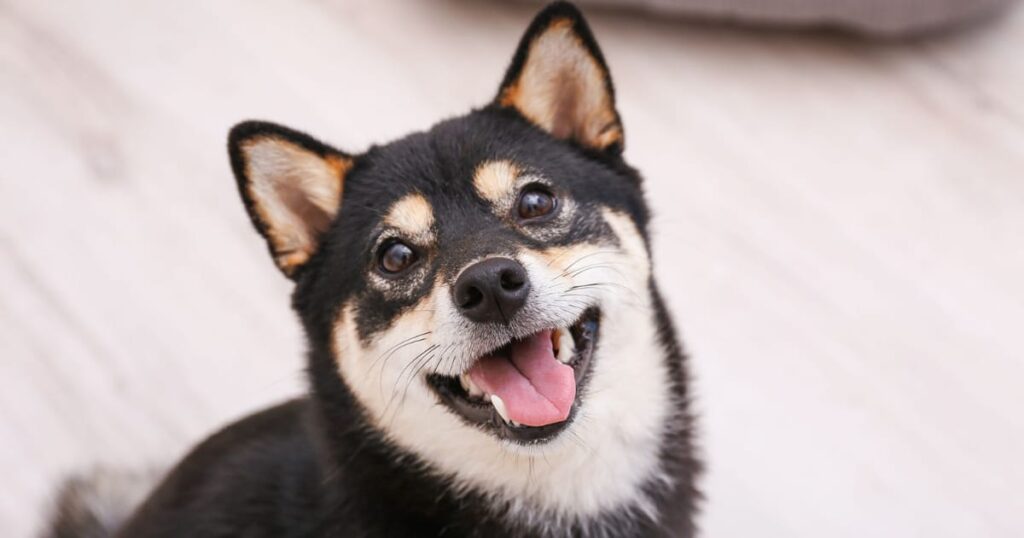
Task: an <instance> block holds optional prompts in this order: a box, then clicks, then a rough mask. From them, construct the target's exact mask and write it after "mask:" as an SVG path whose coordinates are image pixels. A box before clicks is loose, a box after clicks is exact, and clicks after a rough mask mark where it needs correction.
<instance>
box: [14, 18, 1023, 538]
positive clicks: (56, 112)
mask: <svg viewBox="0 0 1024 538" xmlns="http://www.w3.org/2000/svg"><path fill="white" fill-rule="evenodd" d="M533 9H534V7H533V6H531V5H523V4H512V5H506V4H501V3H492V2H483V1H469V0H461V1H441V0H436V1H426V2H416V3H413V2H398V1H387V2H385V1H370V0H362V1H351V2H328V1H312V0H307V1H300V2H292V3H288V4H285V3H277V2H270V1H264V0H260V1H255V2H242V1H240V0H231V1H225V2H207V3H200V2H185V3H178V2H156V1H148V0H147V1H140V2H112V1H110V0H96V1H93V2H68V3H64V2H36V1H32V0H6V1H4V2H2V3H0V117H2V118H3V121H0V136H2V140H3V143H2V144H0V357H2V358H0V472H2V473H3V475H4V480H5V484H4V487H2V488H0V535H2V536H27V535H30V533H31V532H32V530H33V529H35V528H36V527H37V526H38V523H39V518H40V514H41V511H42V507H43V506H44V504H45V501H46V498H47V495H48V494H49V493H50V491H51V489H52V487H53V485H54V484H55V482H56V481H57V480H58V478H59V477H60V476H61V475H62V474H63V473H65V472H68V471H71V470H74V469H79V468H82V467H84V466H88V465H91V464H93V463H96V462H101V463H107V464H112V465H117V466H125V467H144V466H149V465H160V464H163V463H167V462H171V461H172V460H174V459H175V458H176V457H178V456H179V455H180V454H181V453H182V451H184V450H185V449H187V447H189V446H190V445H191V444H193V443H194V442H196V441H197V440H198V439H200V438H201V437H202V436H203V435H204V434H206V433H208V432H210V431H211V430H212V429H213V428H216V427H217V426H218V425H221V424H223V423H224V422H225V421H228V420H230V419H232V418H235V417H238V416H240V415H242V414H245V413H247V412H250V411H252V410H254V409H257V408H259V407H260V406H263V405H266V404H269V403H271V402H275V401H277V400H280V399H283V398H285V397H288V396H290V395H292V394H295V393H297V392H298V391H300V390H301V388H302V386H303V380H302V360H301V353H302V349H303V344H302V341H301V338H300V335H299V332H298V330H297V324H296V323H295V320H294V318H293V316H292V314H291V313H290V311H289V310H288V293H289V287H288V285H287V282H286V281H285V279H283V278H281V277H280V275H279V274H278V273H277V271H276V269H274V267H273V266H272V264H271V262H270V260H269V258H268V257H267V255H266V252H265V250H264V246H263V244H262V243H261V241H260V240H259V239H258V238H257V236H256V235H255V234H254V233H253V232H252V230H251V229H250V225H249V223H248V221H247V219H246V218H245V215H244V212H243V210H242V207H241V204H240V203H239V201H238V197H237V193H236V191H235V186H234V183H233V181H232V179H231V177H230V172H229V169H228V165H227V159H226V156H225V151H224V140H225V134H226V131H227V129H228V127H230V126H231V125H232V124H233V123H235V122H237V121H239V120H241V119H244V118H250V117H259V118H265V119H271V120H275V121H278V122H281V123H285V124H288V125H292V126H295V127H299V128H302V129H304V130H308V131H309V132H311V133H314V134H316V135H318V136H320V137H323V138H325V139H327V140H329V141H331V142H333V143H335V144H336V145H338V146H340V147H342V148H347V149H350V150H352V151H360V150H362V149H364V148H366V147H367V146H368V145H369V144H371V143H374V142H381V141H386V140H388V139H390V138H393V137H396V136H398V135H401V134H403V133H405V132H407V131H409V130H411V129H415V128H422V127H424V126H426V125H429V124H430V123H431V122H433V121H435V120H437V119H439V118H441V117H444V116H446V115H452V114H456V113H460V112H462V111H464V110H466V108H467V107H468V106H470V105H474V104H482V103H483V102H485V101H486V100H487V99H488V98H489V97H490V96H491V95H492V92H494V91H495V89H496V86H497V83H498V81H499V78H500V76H501V74H502V72H503V69H504V67H505V64H506V62H507V61H508V59H509V57H510V55H511V53H512V50H513V47H514V45H515V42H516V40H517V39H518V37H519V34H520V32H521V31H522V30H523V29H524V27H525V25H526V23H527V22H528V20H529V18H530V16H531V13H532V10H533ZM591 22H592V25H593V26H594V29H595V31H596V34H597V36H598V38H599V39H600V41H601V43H602V45H603V47H604V49H605V53H606V55H607V58H608V61H609V63H610V65H611V68H612V71H613V74H614V76H615V78H616V82H617V87H618V91H619V100H620V109H621V112H622V115H623V117H624V119H625V122H626V130H627V146H628V149H627V156H628V158H629V159H630V160H631V161H632V162H633V163H634V164H635V165H636V166H638V167H639V168H640V169H641V170H643V171H644V173H645V175H646V178H647V187H648V190H649V194H650V200H651V201H652V203H653V205H654V209H655V211H656V220H655V233H656V256H657V264H658V265H657V270H658V272H659V274H660V278H661V283H662V286H663V287H664V288H665V290H666V292H667V295H668V298H669V301H670V304H671V306H672V308H673V310H674V311H675V313H676V314H677V319H678V323H679V325H680V327H681V329H682V332H683V335H684V336H685V339H686V341H687V344H688V347H689V350H690V352H691V354H692V368H693V371H694V378H695V388H694V390H695V394H696V408H697V411H698V412H699V414H700V416H701V429H702V436H701V445H702V447H703V452H704V454H705V457H706V459H707V461H708V464H709V471H708V474H707V475H706V477H705V480H704V482H703V487H704V490H705V491H706V493H707V497H708V500H707V503H706V505H705V510H704V514H703V515H702V516H701V525H702V527H703V528H704V529H705V535H706V536H715V537H721V536H772V537H807V538H817V537H822V536H829V537H832V538H840V537H851V538H852V537H862V536H891V537H910V536H921V537H924V536H927V537H982V536H984V537H1007V538H1010V537H1016V536H1021V535H1024V515H1022V514H1024V464H1022V459H1021V457H1020V456H1021V454H1022V453H1024V418H1022V417H1021V411H1022V409H1024V278H1022V275H1024V178H1022V175H1024V151H1022V150H1024V62H1021V61H1020V58H1021V57H1020V54H1021V51H1022V50H1024V11H1022V10H1017V11H1016V12H1014V13H1011V14H1010V16H1009V17H1008V18H1006V19H1004V20H1001V21H996V22H994V23H991V24H988V25H985V26H984V27H978V28H973V29H968V30H966V31H963V32H959V33H957V34H954V35H946V36H933V37H930V38H926V39H920V40H914V41H910V42H889V43H872V42H866V41H862V40H859V39H856V38H851V37H843V36H832V35H818V34H796V35H794V34H787V33H784V32H760V31H748V30H743V29H738V28H722V27H709V26H700V25H692V24H687V23H683V22H680V21H672V20H665V19H654V18H649V17H641V16H633V15H625V16H623V15H621V14H616V13H614V12H610V11H605V10H600V11H596V12H594V13H593V14H592V16H591Z"/></svg>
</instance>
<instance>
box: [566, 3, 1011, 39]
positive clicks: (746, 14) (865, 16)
mask: <svg viewBox="0 0 1024 538" xmlns="http://www.w3.org/2000/svg"><path fill="white" fill-rule="evenodd" d="M1012 1H1013V0H577V2H578V3H579V4H584V5H586V4H591V5H608V6H630V7H636V8H640V9H645V10H648V11H658V12H669V13H679V14H685V15H693V16H700V17H714V18H720V19H728V20H735V21H742V22H748V23H763V24H773V25H791V26H793V25H795V26H838V27H843V28H848V29H852V30H855V31H859V32H865V33H872V34H887V35H906V34H913V33H921V32H926V31H930V30H936V29H941V28H945V27H949V26H954V25H957V24H960V23H964V22H970V21H973V20H977V19H981V18H984V17H986V16H991V15H992V14H994V13H996V12H997V11H998V10H999V8H1001V7H1004V6H1006V5H1007V4H1010V3H1011V2H1012Z"/></svg>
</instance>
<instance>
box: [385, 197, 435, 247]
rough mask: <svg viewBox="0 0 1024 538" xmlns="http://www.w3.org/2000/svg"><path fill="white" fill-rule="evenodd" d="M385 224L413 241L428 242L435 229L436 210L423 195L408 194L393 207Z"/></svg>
mask: <svg viewBox="0 0 1024 538" xmlns="http://www.w3.org/2000/svg"><path fill="white" fill-rule="evenodd" d="M384 224H385V225H387V226H390V227H392V228H397V229H398V230H399V231H401V232H402V233H404V234H407V235H408V236H409V237H410V238H412V239H419V240H422V241H427V240H429V238H430V237H431V230H432V228H433V227H434V208H433V207H432V206H431V205H430V202H428V201H427V199H426V198H425V197H424V196H423V195H422V194H419V193H413V194H407V195H405V196H404V197H402V198H401V199H400V200H398V201H397V202H395V203H394V204H392V205H391V208H390V209H389V210H388V213H387V216H386V217H384Z"/></svg>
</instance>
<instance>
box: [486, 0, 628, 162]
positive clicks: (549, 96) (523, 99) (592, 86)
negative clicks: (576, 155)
mask: <svg viewBox="0 0 1024 538" xmlns="http://www.w3.org/2000/svg"><path fill="white" fill-rule="evenodd" d="M495 103H496V104H497V105H498V106H501V107H511V108H514V109H515V110H517V111H518V112H519V113H520V114H522V115H523V116H524V117H526V119H528V120H529V121H530V122H532V123H533V124H535V125H537V126H538V127H540V128H542V129H544V130H545V131H547V132H548V133H550V134H551V135H552V136H554V137H555V138H561V139H568V140H572V141H574V142H576V143H578V144H580V145H581V146H583V147H585V148H589V149H595V150H600V151H608V152H613V153H618V152H621V151H622V148H623V143H624V140H623V133H622V124H621V122H620V121H619V113H618V112H617V111H616V110H615V91H614V88H613V87H612V80H611V77H610V75H609V74H608V66H607V65H605V62H604V56H602V55H601V50H600V49H599V48H598V46H597V42H596V41H594V36H593V35H592V34H591V33H590V28H589V27H587V23H586V21H584V20H583V15H582V14H580V12H579V10H577V9H576V8H575V7H574V6H573V5H572V4H569V3H567V2H556V3H554V4H551V5H549V6H548V7H546V8H545V9H544V10H543V11H541V12H540V13H539V14H538V15H537V17H536V18H535V19H534V20H533V23H531V24H530V27H529V28H528V29H527V30H526V34H524V35H523V38H522V40H521V41H520V42H519V49H518V50H517V51H516V54H515V56H514V57H513V58H512V65H511V66H510V67H509V69H508V71H507V72H506V74H505V79H504V81H503V82H502V83H501V90H500V91H499V92H498V96H497V98H496V99H495Z"/></svg>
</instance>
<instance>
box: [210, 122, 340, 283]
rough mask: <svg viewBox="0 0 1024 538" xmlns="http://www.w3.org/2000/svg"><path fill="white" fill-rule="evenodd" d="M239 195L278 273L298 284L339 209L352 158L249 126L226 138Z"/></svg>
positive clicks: (284, 132) (281, 131) (269, 126)
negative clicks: (299, 272)
mask: <svg viewBox="0 0 1024 538" xmlns="http://www.w3.org/2000/svg"><path fill="white" fill-rule="evenodd" d="M228 153H229V156H230V157H231V168H232V170H233V171H234V173H235V179H236V180H238V190H239V192H240V193H241V195H242V200H243V201H244V202H245V208H246V210H247V211H248V212H249V218H250V219H252V222H253V224H254V225H255V226H256V229H257V230H258V231H259V232H260V235H262V236H263V237H264V239H266V240H267V246H268V247H269V248H270V253H271V255H272V256H273V257H274V261H275V262H276V263H277V266H278V268H280V269H281V271H282V272H284V274H285V275H288V276H289V277H292V278H294V277H295V274H296V271H297V270H298V269H299V268H300V267H302V266H303V265H304V264H305V263H306V262H307V261H308V260H309V258H310V257H311V256H312V255H313V253H315V252H316V250H317V247H318V246H319V244H320V239H321V236H322V235H323V233H324V232H326V231H327V229H328V227H329V226H330V224H331V222H333V221H334V217H335V215H336V214H337V212H338V209H339V207H340V206H341V195H342V187H343V186H344V183H345V174H346V173H347V172H348V171H349V170H350V169H351V168H352V162H353V161H352V158H351V157H349V156H348V155H346V154H344V153H342V152H340V151H338V150H336V149H334V148H332V147H330V146H327V145H325V144H323V143H321V142H319V141H317V140H316V139H314V138H312V137H310V136H308V135H306V134H304V133H300V132H298V131H293V130H291V129H288V128H287V127H282V126H280V125H275V124H273V123H266V122H258V121H247V122H244V123H240V124H238V125H236V126H235V127H234V128H233V129H231V133H230V134H229V135H228Z"/></svg>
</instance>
